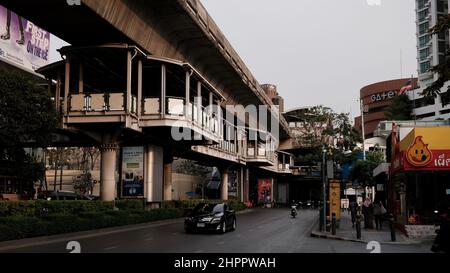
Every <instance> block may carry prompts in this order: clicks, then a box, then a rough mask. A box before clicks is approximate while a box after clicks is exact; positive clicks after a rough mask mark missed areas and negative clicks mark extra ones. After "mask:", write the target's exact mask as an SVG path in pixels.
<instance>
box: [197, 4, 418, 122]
mask: <svg viewBox="0 0 450 273" xmlns="http://www.w3.org/2000/svg"><path fill="white" fill-rule="evenodd" d="M202 3H203V5H204V6H205V7H206V9H207V10H208V12H209V13H210V15H211V16H212V18H213V19H214V21H215V22H216V23H217V25H218V26H219V27H220V28H221V30H222V32H223V33H224V34H225V36H226V37H227V39H228V40H229V41H230V43H231V44H232V46H233V47H234V49H235V50H236V51H237V52H238V54H239V55H240V57H241V58H242V59H243V61H244V62H245V63H246V65H247V66H248V67H249V69H250V71H251V72H252V73H253V75H254V76H255V77H256V79H257V80H258V82H259V83H260V84H264V83H272V84H275V85H277V86H278V92H279V93H280V95H281V96H283V97H284V99H285V103H286V108H287V109H291V108H295V107H300V106H312V105H325V106H328V107H331V108H332V109H333V110H335V111H337V112H344V113H351V116H352V117H354V116H355V115H359V103H358V98H359V90H360V89H361V88H362V87H364V86H365V85H368V84H371V83H375V82H378V81H384V80H390V79H397V78H400V77H401V76H403V77H405V78H408V77H411V75H414V76H417V63H416V55H417V52H416V36H415V31H416V26H415V13H414V9H415V5H414V1H412V0H381V1H380V0H202ZM377 4H378V5H377ZM401 64H402V65H401Z"/></svg>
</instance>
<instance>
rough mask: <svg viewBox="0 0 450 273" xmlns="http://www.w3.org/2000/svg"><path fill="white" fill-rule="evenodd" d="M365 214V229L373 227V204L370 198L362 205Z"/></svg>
mask: <svg viewBox="0 0 450 273" xmlns="http://www.w3.org/2000/svg"><path fill="white" fill-rule="evenodd" d="M362 213H363V214H364V229H373V204H372V200H370V198H366V200H365V201H364V203H363V206H362Z"/></svg>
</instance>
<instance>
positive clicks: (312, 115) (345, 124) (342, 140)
mask: <svg viewBox="0 0 450 273" xmlns="http://www.w3.org/2000/svg"><path fill="white" fill-rule="evenodd" d="M289 118H290V120H295V121H296V122H297V123H300V124H301V128H300V129H299V130H296V131H295V132H294V142H295V144H296V146H297V147H299V148H302V149H303V151H304V152H303V153H301V154H299V155H298V156H297V157H296V162H297V164H300V165H302V166H311V165H316V164H317V163H318V162H321V161H322V147H323V146H327V147H328V146H330V145H331V146H332V148H333V154H334V157H335V159H336V161H337V162H338V163H343V162H344V161H346V160H348V157H347V156H345V154H346V152H347V151H352V150H353V149H354V148H355V147H356V143H358V142H361V139H362V137H361V135H360V133H359V132H358V131H357V130H356V129H354V128H353V126H352V124H351V122H350V118H349V114H348V113H340V114H338V113H335V112H334V111H333V110H332V109H331V108H328V107H324V106H322V105H319V106H315V107H312V108H309V109H305V110H303V111H299V112H296V113H295V114H292V115H291V116H289Z"/></svg>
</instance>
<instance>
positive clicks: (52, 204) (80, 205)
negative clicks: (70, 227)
mask: <svg viewBox="0 0 450 273" xmlns="http://www.w3.org/2000/svg"><path fill="white" fill-rule="evenodd" d="M112 209H113V203H112V202H103V201H89V200H74V201H36V212H35V213H36V215H37V216H40V217H42V216H44V215H49V214H66V215H78V214H80V213H82V212H90V211H95V212H100V211H107V210H112Z"/></svg>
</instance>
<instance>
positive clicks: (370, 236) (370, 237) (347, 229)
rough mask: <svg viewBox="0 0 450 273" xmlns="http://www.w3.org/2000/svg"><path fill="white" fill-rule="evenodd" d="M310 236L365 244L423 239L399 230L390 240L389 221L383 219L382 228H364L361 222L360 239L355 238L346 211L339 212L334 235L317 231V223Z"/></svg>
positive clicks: (404, 242) (405, 242) (354, 229)
mask: <svg viewBox="0 0 450 273" xmlns="http://www.w3.org/2000/svg"><path fill="white" fill-rule="evenodd" d="M311 236H312V237H318V238H326V239H334V240H343V241H352V242H360V243H365V244H367V243H368V242H370V241H377V242H380V243H383V244H418V243H423V241H419V240H412V239H410V238H408V237H406V236H405V235H403V234H402V233H400V232H399V231H397V232H396V236H395V237H396V241H395V242H392V241H391V231H390V229H389V223H388V222H387V221H385V222H384V223H383V229H382V230H376V229H375V228H374V229H364V222H361V240H358V239H357V238H356V228H352V221H351V217H350V215H349V214H348V212H347V211H345V212H342V213H341V221H340V224H339V228H338V229H336V235H332V234H331V231H330V232H321V231H319V225H317V226H316V228H315V229H314V230H313V231H312V232H311Z"/></svg>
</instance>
